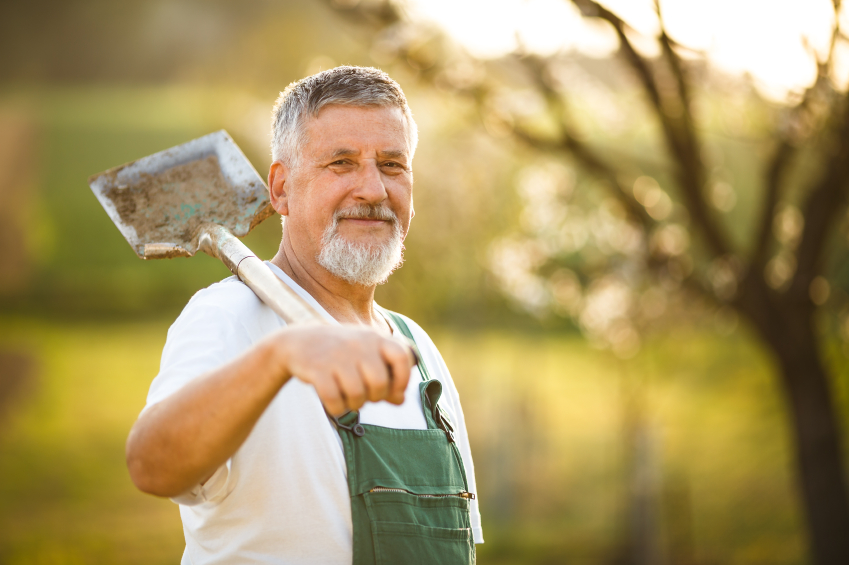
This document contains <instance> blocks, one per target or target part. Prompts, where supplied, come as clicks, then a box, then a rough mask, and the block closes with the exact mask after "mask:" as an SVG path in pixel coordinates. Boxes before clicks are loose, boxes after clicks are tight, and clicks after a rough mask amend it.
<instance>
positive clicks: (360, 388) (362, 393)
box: [334, 365, 366, 410]
mask: <svg viewBox="0 0 849 565" xmlns="http://www.w3.org/2000/svg"><path fill="white" fill-rule="evenodd" d="M334 376H335V378H336V383H337V384H338V385H339V390H341V391H342V395H343V396H344V397H345V405H346V406H347V407H348V410H358V409H359V408H360V407H361V406H362V405H363V404H365V402H366V387H365V384H364V383H363V380H362V378H361V377H360V375H359V372H358V371H357V370H356V368H354V367H352V366H349V365H347V366H343V367H340V368H338V369H337V370H336V373H335V375H334Z"/></svg>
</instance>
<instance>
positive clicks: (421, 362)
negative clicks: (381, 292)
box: [377, 306, 430, 381]
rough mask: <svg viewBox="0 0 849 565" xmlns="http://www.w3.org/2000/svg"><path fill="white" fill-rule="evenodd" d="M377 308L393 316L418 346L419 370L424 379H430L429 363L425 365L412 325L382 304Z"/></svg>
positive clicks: (408, 337)
mask: <svg viewBox="0 0 849 565" xmlns="http://www.w3.org/2000/svg"><path fill="white" fill-rule="evenodd" d="M377 309H378V310H379V311H380V312H381V313H383V314H384V315H386V316H389V317H390V318H392V321H393V322H395V325H396V326H398V329H399V330H400V331H401V334H402V335H403V336H404V337H406V338H407V339H409V340H410V341H411V342H412V345H413V347H415V348H416V355H417V356H418V358H419V372H420V373H421V374H422V380H423V381H429V380H430V373H429V372H428V370H427V365H425V362H424V358H423V357H422V352H421V350H419V346H418V345H416V340H415V339H414V338H413V334H412V332H411V331H410V327H409V326H408V325H407V322H405V321H404V318H403V316H401V315H400V314H397V313H395V312H393V311H392V310H387V309H386V308H383V307H382V306H377Z"/></svg>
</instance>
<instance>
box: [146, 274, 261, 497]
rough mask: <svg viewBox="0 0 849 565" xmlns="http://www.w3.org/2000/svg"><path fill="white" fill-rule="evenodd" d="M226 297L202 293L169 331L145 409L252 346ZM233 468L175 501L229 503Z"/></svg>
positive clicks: (213, 290) (222, 469) (212, 290)
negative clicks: (226, 304)
mask: <svg viewBox="0 0 849 565" xmlns="http://www.w3.org/2000/svg"><path fill="white" fill-rule="evenodd" d="M221 284H224V283H219V285H221ZM231 284H233V283H231ZM222 292H223V289H216V288H215V287H211V288H209V289H204V290H203V291H200V292H199V293H198V294H196V295H195V296H194V297H193V298H192V300H191V301H190V302H189V303H188V304H187V305H186V308H185V309H184V310H183V312H182V313H181V314H180V316H179V317H178V318H177V320H176V321H175V322H174V324H173V325H172V326H171V328H170V329H169V330H168V337H167V338H166V341H165V347H164V349H163V351H162V361H161V363H160V367H159V374H158V375H157V376H156V378H154V379H153V382H152V383H151V386H150V391H149V393H148V396H147V404H146V406H145V410H147V409H148V408H150V407H151V406H153V405H154V404H156V403H158V402H161V401H163V400H165V399H166V398H168V397H169V396H171V395H172V394H174V393H175V392H177V391H178V390H180V389H181V388H183V387H184V386H186V385H187V384H188V383H190V382H191V381H193V380H194V379H197V378H198V377H201V376H203V375H204V374H206V373H208V372H210V371H212V370H214V369H217V368H218V367H220V366H222V365H224V364H225V363H227V362H229V361H231V360H232V359H234V358H235V357H237V356H238V355H240V354H241V353H243V352H244V351H245V350H246V349H248V348H249V347H250V346H251V344H252V339H251V336H250V335H249V334H248V332H247V331H246V330H245V329H244V326H243V325H242V323H241V322H240V321H239V320H238V318H237V317H236V316H235V315H234V314H233V313H232V312H231V311H230V310H229V309H227V308H225V307H222V306H221V304H220V299H221V298H222V296H221V294H222ZM230 464H231V461H230V460H228V461H227V462H226V463H225V464H224V465H222V466H221V467H219V469H218V470H217V471H216V472H215V473H214V474H213V475H212V477H210V478H209V479H208V480H207V481H206V482H204V483H203V484H197V485H194V486H193V487H192V488H191V489H189V490H188V491H187V492H185V493H183V494H181V495H179V496H177V497H174V498H172V500H173V501H174V502H177V503H178V504H183V505H187V506H193V505H196V504H201V503H204V502H215V501H218V500H221V499H223V498H224V497H226V495H227V494H228V492H229V490H230V487H231V485H230V484H229V483H230V481H229V478H230V477H229V474H230V473H229V470H230Z"/></svg>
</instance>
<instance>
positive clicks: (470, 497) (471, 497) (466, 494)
mask: <svg viewBox="0 0 849 565" xmlns="http://www.w3.org/2000/svg"><path fill="white" fill-rule="evenodd" d="M369 492H403V493H405V494H412V495H413V496H421V497H423V498H445V497H448V496H456V497H458V498H465V499H466V500H474V499H475V493H473V492H466V491H463V492H458V493H456V494H417V493H415V492H410V491H408V490H405V489H402V488H386V487H374V488H373V489H371V490H370V491H369Z"/></svg>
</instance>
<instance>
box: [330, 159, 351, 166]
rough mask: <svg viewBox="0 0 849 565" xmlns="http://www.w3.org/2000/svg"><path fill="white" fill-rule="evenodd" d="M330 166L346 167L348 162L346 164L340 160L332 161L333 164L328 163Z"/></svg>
mask: <svg viewBox="0 0 849 565" xmlns="http://www.w3.org/2000/svg"><path fill="white" fill-rule="evenodd" d="M330 164H331V165H347V164H348V162H347V161H343V160H341V159H340V160H339V161H333V162H332V163H330Z"/></svg>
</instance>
